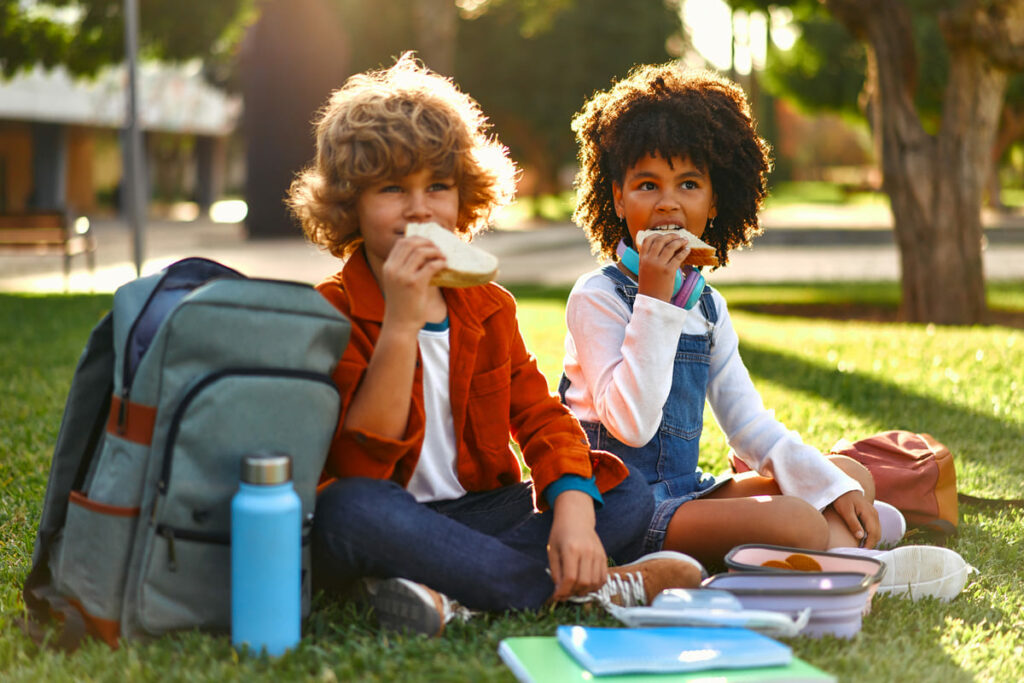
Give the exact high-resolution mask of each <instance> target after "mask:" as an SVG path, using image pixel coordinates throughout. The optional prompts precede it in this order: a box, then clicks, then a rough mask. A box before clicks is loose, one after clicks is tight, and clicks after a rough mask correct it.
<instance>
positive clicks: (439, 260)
mask: <svg viewBox="0 0 1024 683" xmlns="http://www.w3.org/2000/svg"><path fill="white" fill-rule="evenodd" d="M445 264H446V261H445V259H444V256H443V255H442V254H441V250H440V249H438V248H437V246H436V245H435V244H434V243H433V242H431V241H430V240H428V239H426V238H423V237H403V238H401V239H399V240H398V241H397V242H395V246H394V247H392V249H391V253H389V254H388V257H387V259H386V260H385V261H384V267H383V268H382V273H381V283H380V287H381V290H382V291H383V292H384V300H385V301H386V302H387V306H386V308H385V317H387V318H389V319H390V320H391V321H392V322H393V323H394V324H405V325H407V326H408V327H409V328H410V329H411V330H413V331H414V332H419V330H420V328H422V327H423V325H424V323H426V322H427V320H428V309H427V304H428V302H429V301H430V298H429V295H430V293H431V290H430V287H429V285H430V279H431V278H432V277H434V275H436V274H437V273H438V272H439V271H440V270H441V269H443V268H444V267H445Z"/></svg>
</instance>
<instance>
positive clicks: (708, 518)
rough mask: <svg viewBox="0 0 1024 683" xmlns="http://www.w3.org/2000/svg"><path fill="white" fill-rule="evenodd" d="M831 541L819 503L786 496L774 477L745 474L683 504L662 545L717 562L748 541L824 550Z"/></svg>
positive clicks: (708, 561)
mask: <svg viewBox="0 0 1024 683" xmlns="http://www.w3.org/2000/svg"><path fill="white" fill-rule="evenodd" d="M828 540H829V527H828V524H827V523H826V521H825V518H824V517H823V516H822V515H821V513H820V512H818V511H817V510H815V509H814V507H812V506H811V505H810V504H809V503H806V502H805V501H803V500H801V499H799V498H796V497H793V496H783V495H781V493H780V492H779V488H778V486H777V485H776V484H775V481H774V480H773V479H771V478H770V477H762V476H760V475H758V474H756V473H754V472H745V473H743V474H740V475H737V476H736V477H734V478H733V480H731V481H729V482H728V483H726V484H725V485H724V486H722V488H720V489H718V490H716V491H714V492H712V493H711V494H709V495H708V496H706V497H704V498H699V499H697V500H694V501H691V502H689V503H686V504H685V505H683V506H681V507H680V508H679V510H677V511H676V513H675V515H673V517H672V520H671V521H670V522H669V525H668V529H667V530H666V534H665V543H664V546H663V547H664V548H665V549H666V550H678V551H680V552H684V553H687V554H688V555H691V556H693V557H695V558H696V559H698V560H699V561H700V562H702V563H703V564H711V565H714V564H719V563H721V561H722V559H723V558H724V557H725V555H726V553H728V552H729V550H731V549H732V548H733V547H735V546H737V545H741V544H743V543H768V544H772V545H783V546H790V547H796V548H807V549H809V550H824V549H825V547H826V544H827V543H828Z"/></svg>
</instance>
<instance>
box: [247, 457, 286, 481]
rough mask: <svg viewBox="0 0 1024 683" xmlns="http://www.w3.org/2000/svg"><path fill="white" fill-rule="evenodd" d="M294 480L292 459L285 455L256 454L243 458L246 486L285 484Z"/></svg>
mask: <svg viewBox="0 0 1024 683" xmlns="http://www.w3.org/2000/svg"><path fill="white" fill-rule="evenodd" d="M291 478H292V458H291V456H289V455H287V454H285V453H254V454H252V455H246V456H244V457H243V458H242V481H244V482H245V483H246V484H264V485H272V484H283V483H285V482H287V481H290V480H291Z"/></svg>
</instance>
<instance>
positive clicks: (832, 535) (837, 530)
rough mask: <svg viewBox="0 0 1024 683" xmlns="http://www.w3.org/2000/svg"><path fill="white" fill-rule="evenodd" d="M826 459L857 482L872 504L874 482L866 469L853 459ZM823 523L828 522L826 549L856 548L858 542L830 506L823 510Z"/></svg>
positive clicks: (845, 457) (833, 456)
mask: <svg viewBox="0 0 1024 683" xmlns="http://www.w3.org/2000/svg"><path fill="white" fill-rule="evenodd" d="M828 459H829V460H830V461H831V462H832V464H833V465H835V466H836V467H838V468H839V469H841V470H842V471H843V472H845V473H846V474H848V475H849V476H851V477H853V478H854V479H856V480H857V482H858V483H859V484H860V485H861V488H863V489H864V497H865V498H867V499H868V502H869V503H871V502H874V500H875V480H874V479H873V478H872V477H871V473H870V472H868V469H867V468H866V467H864V465H861V464H860V463H859V462H857V461H856V460H854V459H853V458H850V457H847V456H845V455H830V456H828ZM824 515H825V521H826V522H828V532H829V533H828V547H829V548H855V547H857V544H858V541H857V539H856V538H854V536H853V534H852V533H851V532H850V529H849V527H847V526H846V522H844V521H843V520H842V518H841V517H840V516H839V515H838V514H837V513H836V511H835V510H833V509H832V507H831V506H829V507H827V508H825V511H824Z"/></svg>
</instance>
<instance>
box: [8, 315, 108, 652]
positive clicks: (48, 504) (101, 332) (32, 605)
mask: <svg viewBox="0 0 1024 683" xmlns="http://www.w3.org/2000/svg"><path fill="white" fill-rule="evenodd" d="M113 368H114V345H113V319H112V314H110V313H108V314H107V315H106V316H104V318H103V319H102V320H101V321H100V322H99V324H97V325H96V327H95V328H93V331H92V334H91V335H90V336H89V342H88V344H86V347H85V350H84V351H83V352H82V357H81V358H80V359H79V361H78V367H77V368H76V369H75V374H74V377H73V379H72V381H71V390H70V391H69V392H68V400H67V404H66V406H65V408H64V417H63V419H62V420H61V426H60V433H59V434H58V435H57V445H56V447H55V448H54V452H53V462H52V463H51V465H50V477H49V481H48V482H47V486H46V498H45V499H44V501H43V513H42V518H41V519H40V522H39V530H38V532H37V533H36V541H35V549H34V551H33V553H32V569H31V570H30V571H29V574H28V577H26V579H25V585H24V588H23V590H22V597H23V598H24V600H25V607H26V609H27V611H28V617H29V619H28V620H26V623H25V624H24V625H23V630H25V632H26V634H27V635H28V636H29V637H31V638H32V639H33V640H37V636H39V635H40V633H41V629H39V628H38V626H36V627H35V628H33V627H32V625H30V624H29V623H27V622H28V621H35V622H44V621H46V620H47V619H49V618H51V617H54V616H55V617H56V618H57V619H61V620H62V621H63V622H64V627H63V629H62V632H61V635H60V641H59V642H58V643H57V645H59V646H60V647H61V648H63V649H74V648H75V647H77V646H78V642H79V641H80V640H81V639H82V638H83V637H84V636H85V634H86V628H85V622H84V620H83V618H82V615H81V613H80V612H79V611H78V610H77V609H75V607H74V606H73V605H71V604H70V603H69V602H68V601H67V600H65V599H64V598H62V597H61V596H60V595H58V593H57V591H56V590H55V589H54V587H53V577H52V575H51V573H50V549H51V546H52V544H53V539H54V536H55V535H56V534H57V532H58V531H59V530H60V529H62V528H63V527H64V521H65V519H66V518H67V511H68V497H69V496H70V494H71V491H72V490H74V489H76V488H80V487H81V485H82V483H83V482H84V481H85V477H86V475H87V473H88V471H89V467H90V466H91V464H92V460H93V456H94V454H95V453H96V450H97V448H96V447H97V445H98V444H99V441H100V438H101V436H102V434H103V430H104V427H105V426H106V421H107V415H108V413H109V411H110V396H111V394H112V393H113V390H114V376H113ZM97 397H103V398H102V400H97ZM83 435H84V436H85V438H83ZM37 642H38V640H37Z"/></svg>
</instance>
